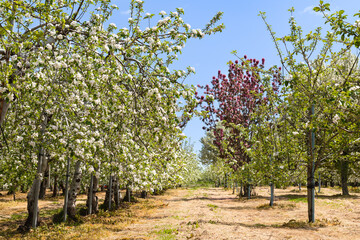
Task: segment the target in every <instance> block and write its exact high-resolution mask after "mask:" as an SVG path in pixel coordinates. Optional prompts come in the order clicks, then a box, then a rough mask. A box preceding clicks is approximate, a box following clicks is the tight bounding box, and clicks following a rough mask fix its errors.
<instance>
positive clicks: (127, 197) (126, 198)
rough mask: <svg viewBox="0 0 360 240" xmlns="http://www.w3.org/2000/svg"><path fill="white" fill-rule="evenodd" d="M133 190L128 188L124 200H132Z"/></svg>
mask: <svg viewBox="0 0 360 240" xmlns="http://www.w3.org/2000/svg"><path fill="white" fill-rule="evenodd" d="M132 197H133V196H132V191H131V189H130V188H129V187H127V188H126V194H125V197H124V199H123V201H124V202H131V198H132Z"/></svg>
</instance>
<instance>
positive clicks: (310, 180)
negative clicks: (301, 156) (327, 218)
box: [307, 105, 315, 222]
mask: <svg viewBox="0 0 360 240" xmlns="http://www.w3.org/2000/svg"><path fill="white" fill-rule="evenodd" d="M314 108H315V107H314V105H312V106H311V108H310V109H309V116H308V119H309V120H310V122H311V119H312V118H313V117H314V112H315V110H314ZM307 134H308V137H307V155H308V163H307V202H308V219H309V222H315V178H314V174H315V132H314V130H310V131H308V132H307Z"/></svg>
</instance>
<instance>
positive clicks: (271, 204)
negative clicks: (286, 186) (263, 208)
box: [270, 183, 274, 207]
mask: <svg viewBox="0 0 360 240" xmlns="http://www.w3.org/2000/svg"><path fill="white" fill-rule="evenodd" d="M270 206H271V207H272V206H274V183H270Z"/></svg>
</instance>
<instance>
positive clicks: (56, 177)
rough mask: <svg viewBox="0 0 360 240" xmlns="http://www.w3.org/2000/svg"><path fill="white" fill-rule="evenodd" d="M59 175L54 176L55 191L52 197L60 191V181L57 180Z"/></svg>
mask: <svg viewBox="0 0 360 240" xmlns="http://www.w3.org/2000/svg"><path fill="white" fill-rule="evenodd" d="M57 179H58V176H57V175H55V176H54V184H53V185H54V186H53V193H52V197H56V196H57V195H58V193H59V188H58V182H57Z"/></svg>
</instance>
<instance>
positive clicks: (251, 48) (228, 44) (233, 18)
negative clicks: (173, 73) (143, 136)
mask: <svg viewBox="0 0 360 240" xmlns="http://www.w3.org/2000/svg"><path fill="white" fill-rule="evenodd" d="M113 2H114V3H115V4H116V5H117V6H118V7H119V8H120V12H121V14H120V15H118V16H114V17H116V18H117V19H116V20H117V21H116V22H119V20H120V21H121V22H124V23H125V22H126V21H127V18H128V17H129V15H128V14H129V13H128V11H127V9H128V6H129V1H128V0H120V1H113ZM325 2H328V3H330V4H331V9H332V10H334V11H337V10H340V9H344V10H345V12H346V13H347V14H348V15H351V16H352V15H353V14H354V13H356V12H357V11H359V9H360V1H359V0H328V1H326V0H325ZM318 4H319V1H318V0H253V1H249V0H248V1H245V0H145V3H144V8H145V10H146V11H147V12H150V13H155V14H157V13H159V12H160V11H162V10H164V11H166V12H167V13H169V12H170V11H175V8H176V7H182V8H183V9H184V10H185V15H184V17H183V19H184V21H185V22H187V23H189V24H190V25H191V26H192V27H194V28H202V27H203V26H204V25H205V24H206V23H207V22H208V20H210V19H211V18H212V17H213V16H214V15H215V13H216V12H218V11H222V12H224V16H223V19H222V22H223V23H224V24H225V26H226V28H225V30H224V31H223V32H222V33H218V34H216V35H212V36H206V37H205V38H203V39H201V40H197V39H194V40H190V41H188V42H187V44H186V46H185V48H184V49H183V54H182V55H181V56H179V61H178V62H177V63H176V64H175V66H174V68H175V69H176V68H178V69H181V68H185V67H187V66H192V67H195V69H196V74H195V75H193V76H191V77H189V78H188V79H187V80H186V81H185V83H187V84H194V85H198V84H200V85H206V84H209V83H210V81H211V78H212V76H215V75H216V74H217V71H218V70H221V71H223V72H224V73H226V71H227V65H226V63H227V62H228V61H229V60H235V59H236V58H235V56H233V55H231V54H230V52H231V51H232V50H237V52H238V54H239V55H240V56H243V55H245V54H246V55H247V56H248V57H250V58H257V59H261V58H265V59H266V63H265V66H266V67H270V66H272V65H274V64H278V65H279V58H278V56H277V52H276V50H275V47H274V44H273V42H272V40H271V37H270V35H269V33H268V32H267V30H266V26H265V24H264V23H263V21H262V19H261V17H259V16H258V14H259V11H263V12H266V15H267V20H268V22H269V23H270V24H271V25H272V27H273V31H275V32H276V33H277V35H278V36H279V37H281V36H283V35H284V34H287V33H288V32H289V24H288V20H289V17H290V13H289V12H288V11H287V10H288V9H289V8H291V7H294V8H295V13H294V15H293V16H294V17H295V19H296V21H297V23H298V24H299V25H301V26H302V27H303V29H304V32H308V31H311V30H314V29H315V28H316V27H318V26H323V27H325V26H324V22H325V21H324V19H323V18H322V16H321V15H320V14H319V13H315V12H313V11H312V9H313V7H314V6H317V5H318ZM154 23H155V22H154ZM117 25H118V26H119V27H121V26H120V25H119V24H118V23H117ZM124 26H126V25H124ZM202 126H203V125H202V122H201V121H200V120H199V119H196V118H195V119H193V120H191V122H190V123H189V124H188V126H187V127H186V129H185V134H186V135H187V136H188V137H189V138H190V139H191V142H192V143H194V147H195V151H196V152H198V151H199V150H200V149H201V143H200V138H201V137H203V136H204V135H205V132H204V130H202Z"/></svg>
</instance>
